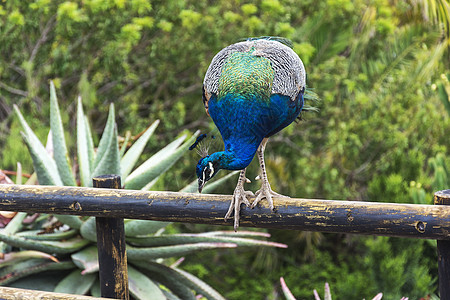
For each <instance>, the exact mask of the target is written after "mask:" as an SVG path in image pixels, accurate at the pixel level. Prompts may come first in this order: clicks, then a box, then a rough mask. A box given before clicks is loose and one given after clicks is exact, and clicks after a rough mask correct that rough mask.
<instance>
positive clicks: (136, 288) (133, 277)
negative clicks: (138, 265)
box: [128, 266, 166, 300]
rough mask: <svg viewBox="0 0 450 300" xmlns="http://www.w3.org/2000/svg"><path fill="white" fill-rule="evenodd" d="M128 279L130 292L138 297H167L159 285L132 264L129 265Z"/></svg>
mask: <svg viewBox="0 0 450 300" xmlns="http://www.w3.org/2000/svg"><path fill="white" fill-rule="evenodd" d="M128 281H129V286H130V293H131V295H133V297H134V298H136V299H140V300H146V299H152V300H153V299H155V300H159V299H161V300H165V299H166V297H165V296H164V294H163V293H162V291H161V289H160V288H159V287H158V285H156V284H155V283H154V282H153V281H152V280H150V279H149V278H148V277H147V276H145V275H144V274H142V273H141V272H139V271H138V270H136V269H135V268H133V267H131V266H128Z"/></svg>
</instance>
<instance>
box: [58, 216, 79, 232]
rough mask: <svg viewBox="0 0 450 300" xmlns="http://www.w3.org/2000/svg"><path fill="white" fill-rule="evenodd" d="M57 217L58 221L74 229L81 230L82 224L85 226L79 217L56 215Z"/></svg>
mask: <svg viewBox="0 0 450 300" xmlns="http://www.w3.org/2000/svg"><path fill="white" fill-rule="evenodd" d="M55 217H56V218H57V219H58V221H60V222H61V223H64V224H66V225H69V226H70V228H73V229H80V227H81V224H83V221H81V219H80V217H79V216H70V215H55Z"/></svg>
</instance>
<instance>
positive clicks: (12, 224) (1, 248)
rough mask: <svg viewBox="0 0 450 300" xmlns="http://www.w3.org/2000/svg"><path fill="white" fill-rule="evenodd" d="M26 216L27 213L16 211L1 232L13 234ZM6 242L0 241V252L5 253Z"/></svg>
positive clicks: (19, 227)
mask: <svg viewBox="0 0 450 300" xmlns="http://www.w3.org/2000/svg"><path fill="white" fill-rule="evenodd" d="M26 216H27V213H24V212H18V213H17V214H16V215H15V216H14V218H12V219H11V221H9V223H8V224H7V225H6V226H5V228H3V230H2V233H3V234H14V233H16V232H18V231H19V230H20V229H22V226H23V224H22V221H23V220H24V219H25V217H26ZM6 247H7V244H5V243H4V242H0V253H5V250H6Z"/></svg>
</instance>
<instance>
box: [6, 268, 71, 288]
mask: <svg viewBox="0 0 450 300" xmlns="http://www.w3.org/2000/svg"><path fill="white" fill-rule="evenodd" d="M63 272H64V271H63ZM52 273H53V272H39V273H36V274H31V275H29V276H27V277H24V278H20V279H18V280H16V281H14V282H12V283H10V284H8V286H9V287H13V288H19V289H27V290H37V291H45V292H53V290H54V289H55V287H56V285H57V284H58V282H59V281H61V278H59V277H58V276H55V274H54V273H53V274H52Z"/></svg>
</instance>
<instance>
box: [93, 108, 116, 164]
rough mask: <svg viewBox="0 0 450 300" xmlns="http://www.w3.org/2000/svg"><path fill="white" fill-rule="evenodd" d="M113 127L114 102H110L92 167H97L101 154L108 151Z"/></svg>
mask: <svg viewBox="0 0 450 300" xmlns="http://www.w3.org/2000/svg"><path fill="white" fill-rule="evenodd" d="M114 127H115V112H114V104H113V103H111V104H110V106H109V113H108V119H107V120H106V125H105V129H104V130H103V133H102V137H101V139H100V142H99V144H98V148H97V155H96V157H95V160H94V169H96V168H97V165H98V164H99V163H100V161H101V160H102V158H103V156H104V155H105V154H106V153H107V152H108V151H109V148H110V144H111V140H112V139H113V135H114Z"/></svg>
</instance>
